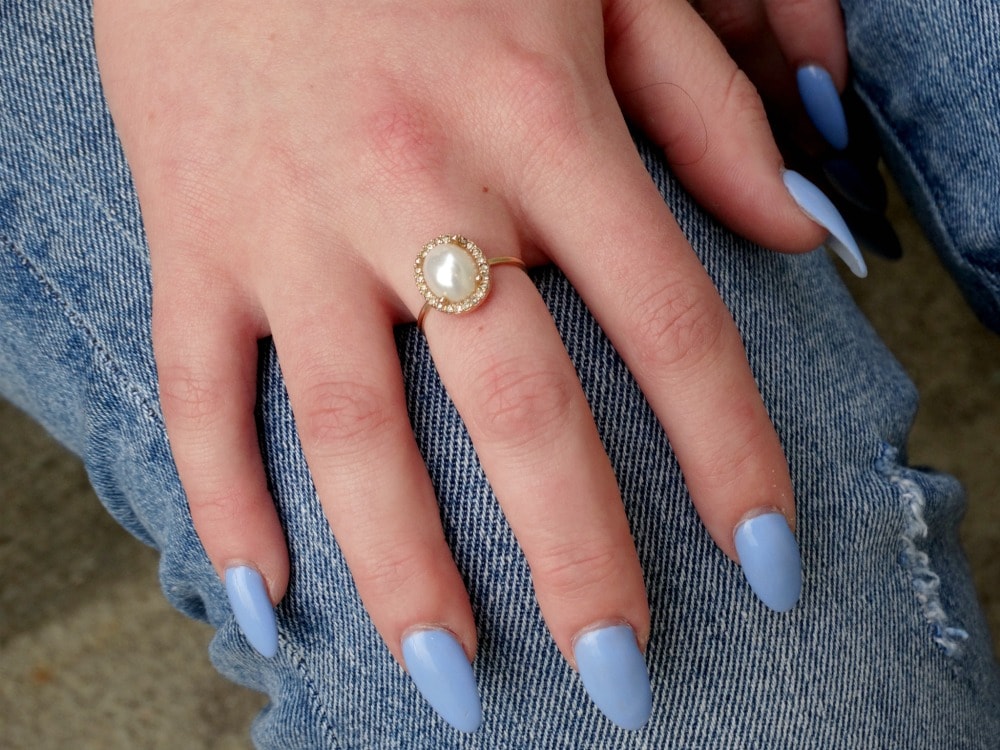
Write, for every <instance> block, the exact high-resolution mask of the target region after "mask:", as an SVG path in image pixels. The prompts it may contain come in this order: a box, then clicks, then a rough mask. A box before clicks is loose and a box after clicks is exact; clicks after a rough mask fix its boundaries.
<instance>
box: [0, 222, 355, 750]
mask: <svg viewBox="0 0 1000 750" xmlns="http://www.w3.org/2000/svg"><path fill="white" fill-rule="evenodd" d="M0 244H2V245H3V246H4V247H6V248H7V249H9V250H10V251H11V252H12V253H14V255H15V256H17V257H18V258H19V259H20V261H21V263H23V264H24V266H25V267H26V268H27V269H28V271H29V272H30V273H31V275H32V276H33V277H34V278H35V280H36V281H37V282H38V284H39V286H41V287H42V291H43V293H44V294H45V295H46V296H47V297H49V298H51V299H53V300H54V301H55V302H56V303H57V304H58V305H59V307H60V308H61V309H62V312H63V314H64V315H65V317H66V320H67V321H68V322H69V324H70V325H71V326H73V327H74V328H76V329H78V330H80V331H81V332H82V333H83V334H84V335H85V336H86V338H87V341H88V342H89V343H90V345H91V347H93V349H94V351H95V352H96V353H97V354H98V355H99V356H100V359H101V360H102V361H103V362H104V364H105V365H107V367H108V369H109V370H110V371H111V373H112V374H113V375H114V376H115V378H116V380H118V381H119V384H120V385H123V387H124V390H125V392H127V393H129V394H131V395H132V396H134V397H135V398H136V399H137V400H138V402H139V404H140V405H141V406H142V408H143V409H145V411H146V415H147V416H148V417H149V418H150V419H151V420H152V421H154V422H155V423H156V424H157V425H158V426H160V427H163V422H162V420H161V419H160V416H159V413H158V412H157V410H156V409H155V408H154V407H152V406H151V405H150V402H149V399H148V396H147V395H146V394H144V392H143V389H141V388H140V387H139V386H138V385H137V384H135V383H134V382H133V381H132V380H131V379H130V378H129V377H128V376H127V375H126V374H125V372H124V370H123V369H122V368H121V366H120V365H119V364H118V363H117V361H116V360H115V358H114V357H112V356H111V354H110V353H109V352H108V350H107V349H106V348H105V347H104V345H103V344H102V343H101V341H100V339H98V338H97V336H96V335H95V334H94V332H93V330H92V329H91V328H90V326H88V325H87V323H86V321H85V320H84V318H83V316H81V315H80V314H79V313H78V312H77V311H76V310H74V309H73V308H72V306H71V305H70V304H69V302H68V301H67V300H66V298H65V297H64V296H63V295H62V294H60V293H59V290H58V289H57V288H56V286H55V284H53V283H52V281H51V280H50V279H49V278H48V277H47V276H46V275H45V274H44V273H43V272H42V270H41V268H39V267H38V266H37V265H36V264H35V263H33V262H32V260H31V258H30V257H28V255H27V254H26V253H24V252H23V251H22V250H21V249H20V248H19V247H18V245H17V243H16V242H14V241H13V240H12V239H11V238H10V237H8V236H7V235H5V234H2V233H0ZM282 640H283V641H284V646H285V652H286V653H288V654H289V656H290V657H292V660H293V664H294V666H295V669H296V671H297V672H298V673H299V674H300V675H301V677H302V680H303V683H304V686H305V688H306V691H307V692H308V694H309V695H310V697H311V701H312V703H313V706H314V708H315V709H316V713H317V715H318V716H319V717H320V726H321V727H322V728H323V730H324V733H325V735H326V739H327V740H328V741H329V742H330V743H331V744H332V745H333V746H334V747H335V748H339V747H340V746H341V745H340V742H339V741H338V740H337V738H336V733H335V731H334V729H333V724H332V722H331V721H330V720H329V717H328V716H327V713H326V711H325V709H324V708H323V702H322V700H321V699H320V693H319V690H318V689H317V688H316V686H315V684H314V683H313V680H312V679H311V678H310V676H309V673H308V670H307V669H306V667H305V660H304V659H303V657H302V655H301V654H300V653H298V652H297V650H295V649H293V648H292V646H291V644H290V643H289V642H288V641H287V640H285V639H282Z"/></svg>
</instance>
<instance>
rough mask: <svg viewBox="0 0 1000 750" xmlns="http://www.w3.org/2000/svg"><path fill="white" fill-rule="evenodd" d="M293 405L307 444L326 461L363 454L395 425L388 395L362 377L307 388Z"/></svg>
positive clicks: (330, 381)
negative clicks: (326, 459)
mask: <svg viewBox="0 0 1000 750" xmlns="http://www.w3.org/2000/svg"><path fill="white" fill-rule="evenodd" d="M293 403H294V408H295V417H296V420H297V422H298V429H299V435H300V437H301V438H302V442H303V444H304V445H305V446H306V449H307V450H309V451H312V452H313V453H314V454H318V455H320V456H323V457H325V458H335V457H350V456H354V455H358V454H363V453H364V452H365V451H368V450H370V449H371V447H372V443H373V441H374V440H377V439H378V438H379V437H380V436H382V435H383V433H384V429H385V428H386V427H387V426H388V425H389V424H390V423H391V421H392V417H391V406H390V404H389V403H388V401H387V399H386V398H385V396H384V394H382V393H381V392H380V391H379V390H378V389H376V388H374V387H373V386H371V385H370V384H367V383H365V382H364V381H363V380H361V379H360V377H359V378H354V379H351V378H346V377H345V378H343V379H340V380H323V381H320V382H318V383H315V384H312V385H309V386H306V387H305V388H304V389H302V390H301V392H300V393H299V394H298V396H297V398H295V400H294V402H293Z"/></svg>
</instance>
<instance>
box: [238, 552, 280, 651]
mask: <svg viewBox="0 0 1000 750" xmlns="http://www.w3.org/2000/svg"><path fill="white" fill-rule="evenodd" d="M226 593H227V594H228V595H229V604H230V605H231V606H232V608H233V614H234V615H235V616H236V623H237V624H238V625H239V626H240V630H242V631H243V635H245V636H246V639H247V640H248V641H249V642H250V645H251V646H253V647H254V648H255V649H256V650H257V652H258V653H259V654H260V655H261V656H266V657H267V658H268V659H270V658H271V657H272V656H274V655H275V654H276V653H278V623H277V620H276V618H275V616H274V606H273V605H272V604H271V598H270V596H268V593H267V586H265V585H264V579H263V578H262V577H261V575H260V573H258V572H257V571H256V570H254V569H253V568H251V567H249V566H246V565H238V566H236V567H232V568H229V569H228V570H226Z"/></svg>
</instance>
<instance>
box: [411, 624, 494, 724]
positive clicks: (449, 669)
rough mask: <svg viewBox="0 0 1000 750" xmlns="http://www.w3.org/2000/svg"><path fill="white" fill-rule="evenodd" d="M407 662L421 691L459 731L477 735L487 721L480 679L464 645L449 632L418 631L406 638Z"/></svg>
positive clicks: (443, 717) (434, 630)
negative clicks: (466, 654)
mask: <svg viewBox="0 0 1000 750" xmlns="http://www.w3.org/2000/svg"><path fill="white" fill-rule="evenodd" d="M403 660H404V661H405V662H406V671H407V672H409V674H410V678H411V679H412V680H413V682H414V684H415V685H416V686H417V689H418V690H419V691H420V692H421V694H422V695H423V696H424V698H426V699H427V702H428V703H430V704H431V706H432V707H433V708H434V710H435V711H437V712H438V714H439V715H440V716H441V718H442V719H444V720H445V721H447V722H448V723H449V724H451V725H452V726H453V727H455V729H458V730H461V731H463V732H475V731H476V730H477V729H478V728H479V725H480V724H481V723H482V721H483V707H482V705H481V704H480V702H479V690H478V688H477V686H476V676H475V675H474V674H473V673H472V665H471V664H469V660H468V658H467V657H466V656H465V651H464V650H463V649H462V644H460V643H459V642H458V639H457V638H455V636H453V635H452V634H451V633H449V632H448V631H446V630H439V629H426V630H414V631H413V632H411V633H410V634H409V635H406V636H405V637H404V638H403Z"/></svg>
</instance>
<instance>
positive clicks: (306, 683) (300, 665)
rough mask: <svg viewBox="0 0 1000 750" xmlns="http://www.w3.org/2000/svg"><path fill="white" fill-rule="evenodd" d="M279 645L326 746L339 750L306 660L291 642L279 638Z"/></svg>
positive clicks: (331, 725)
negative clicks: (299, 682) (304, 694)
mask: <svg viewBox="0 0 1000 750" xmlns="http://www.w3.org/2000/svg"><path fill="white" fill-rule="evenodd" d="M280 642H281V645H282V646H283V649H282V650H283V651H284V652H285V654H287V655H288V657H289V659H290V660H291V662H292V666H293V667H294V668H295V671H296V672H298V673H299V676H300V677H301V678H302V684H303V687H304V688H305V692H306V693H307V694H308V695H309V698H310V702H311V703H312V705H313V709H314V711H315V716H316V717H317V721H318V723H319V726H320V727H321V728H322V730H323V733H324V735H325V739H326V741H327V744H329V745H331V746H332V748H333V750H339V748H341V747H342V745H341V743H340V740H338V739H337V732H336V729H335V727H334V722H333V721H331V719H330V716H329V714H328V712H327V710H326V707H325V706H324V704H323V700H322V697H321V695H320V690H319V689H318V688H317V686H316V684H315V682H314V680H313V679H312V676H311V675H310V674H309V669H308V667H307V666H306V659H305V657H304V656H303V654H302V653H301V651H300V649H298V648H297V647H296V646H295V645H294V644H293V643H292V642H291V641H289V640H288V639H286V638H284V637H283V636H282V637H281V641H280Z"/></svg>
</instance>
